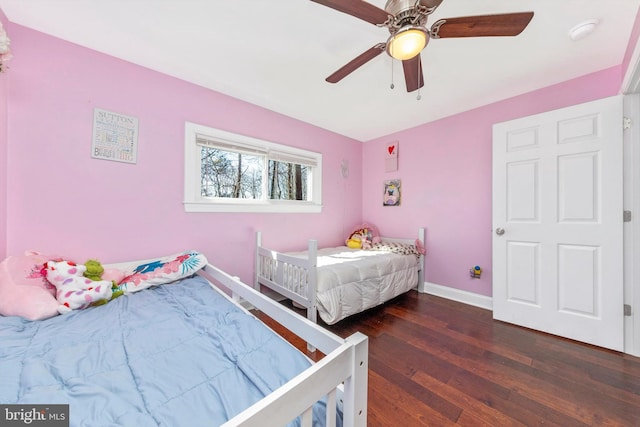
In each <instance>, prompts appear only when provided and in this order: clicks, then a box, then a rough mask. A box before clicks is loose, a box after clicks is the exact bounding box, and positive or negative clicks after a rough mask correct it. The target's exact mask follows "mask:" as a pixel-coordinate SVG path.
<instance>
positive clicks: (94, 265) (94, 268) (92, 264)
mask: <svg viewBox="0 0 640 427" xmlns="http://www.w3.org/2000/svg"><path fill="white" fill-rule="evenodd" d="M84 266H85V267H87V271H85V272H84V277H86V278H87V279H90V280H93V281H94V282H96V281H98V280H102V273H104V267H103V266H102V264H101V263H100V261H98V260H96V259H90V260H88V261H87V262H85V263H84ZM111 282H112V283H113V285H112V286H111V289H112V290H113V293H112V294H111V299H114V298H116V297H119V296H120V295H122V294H124V291H123V290H121V289H118V284H117V283H116V281H115V280H112V281H111ZM106 303H107V301H106V300H102V301H98V302H96V303H93V304H92V305H102V304H106Z"/></svg>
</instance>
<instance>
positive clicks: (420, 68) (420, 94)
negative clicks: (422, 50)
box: [416, 59, 422, 101]
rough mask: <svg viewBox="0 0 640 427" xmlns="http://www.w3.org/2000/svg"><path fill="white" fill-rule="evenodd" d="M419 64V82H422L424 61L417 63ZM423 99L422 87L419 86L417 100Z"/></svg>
mask: <svg viewBox="0 0 640 427" xmlns="http://www.w3.org/2000/svg"><path fill="white" fill-rule="evenodd" d="M416 63H417V64H418V81H420V76H422V59H419V60H418V61H416ZM421 99H422V86H420V85H418V96H416V100H418V101H420V100H421Z"/></svg>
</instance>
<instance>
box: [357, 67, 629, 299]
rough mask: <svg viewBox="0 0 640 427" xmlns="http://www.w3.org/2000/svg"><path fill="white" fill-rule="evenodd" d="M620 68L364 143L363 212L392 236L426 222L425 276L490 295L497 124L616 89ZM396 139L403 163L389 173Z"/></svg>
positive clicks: (601, 96) (576, 102) (448, 284)
mask: <svg viewBox="0 0 640 427" xmlns="http://www.w3.org/2000/svg"><path fill="white" fill-rule="evenodd" d="M621 74H622V73H621V69H620V67H614V68H611V69H607V70H603V71H601V72H598V73H595V74H591V75H587V76H584V77H581V78H578V79H575V80H571V81H567V82H564V83H562V84H558V85H555V86H551V87H548V88H545V89H542V90H538V91H535V92H532V93H528V94H524V95H521V96H518V97H515V98H511V99H507V100H505V101H502V102H498V103H495V104H491V105H488V106H485V107H482V108H478V109H475V110H471V111H468V112H465V113H462V114H458V115H455V116H451V117H447V118H445V119H442V120H438V121H435V122H432V123H428V124H425V125H422V126H419V127H416V128H413V129H408V130H405V131H402V132H399V133H396V134H393V135H389V136H387V137H384V138H379V139H376V140H374V141H370V142H367V143H365V144H364V149H363V164H365V165H367V167H366V168H365V169H364V175H363V203H362V208H363V213H364V216H365V219H366V220H368V221H371V222H372V223H374V224H377V225H378V226H379V227H380V228H384V229H385V231H386V232H387V233H389V234H391V235H395V236H407V235H411V234H412V233H414V234H415V232H416V231H415V230H417V228H418V227H420V226H424V227H426V228H427V256H426V258H425V259H426V276H425V280H426V281H427V282H430V283H435V284H439V285H444V286H449V287H453V288H457V289H461V290H465V291H469V292H474V293H477V294H481V295H486V296H490V295H491V292H492V290H491V287H492V271H491V238H492V231H491V222H492V220H491V202H492V200H491V179H492V178H491V162H492V160H491V156H492V125H493V124H494V123H498V122H503V121H506V120H510V119H514V118H517V117H522V116H527V115H531V114H536V113H540V112H543V111H548V110H553V109H557V108H561V107H566V106H569V105H574V104H579V103H582V102H586V101H590V100H595V99H599V98H604V97H607V96H612V95H615V94H617V93H618V91H619V90H620V84H621ZM393 141H398V142H399V169H398V171H397V172H394V173H385V172H384V154H385V148H386V147H387V145H388V143H391V142H393ZM395 178H400V179H401V180H402V203H401V206H399V207H383V206H382V198H381V197H382V185H383V184H382V183H383V181H384V180H388V179H395ZM474 265H480V266H481V267H482V268H483V273H482V278H481V279H471V278H470V277H469V273H468V271H469V268H470V267H472V266H474Z"/></svg>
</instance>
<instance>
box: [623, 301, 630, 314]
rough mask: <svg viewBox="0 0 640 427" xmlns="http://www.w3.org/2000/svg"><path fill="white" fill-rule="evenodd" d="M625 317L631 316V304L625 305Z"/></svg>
mask: <svg viewBox="0 0 640 427" xmlns="http://www.w3.org/2000/svg"><path fill="white" fill-rule="evenodd" d="M624 315H625V316H631V306H630V305H629V304H625V305H624Z"/></svg>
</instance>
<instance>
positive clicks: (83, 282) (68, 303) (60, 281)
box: [46, 261, 112, 314]
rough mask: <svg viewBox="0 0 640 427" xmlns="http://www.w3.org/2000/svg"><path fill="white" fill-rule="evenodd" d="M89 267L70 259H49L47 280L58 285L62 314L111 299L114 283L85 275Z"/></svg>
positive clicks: (58, 297) (57, 295) (57, 293)
mask: <svg viewBox="0 0 640 427" xmlns="http://www.w3.org/2000/svg"><path fill="white" fill-rule="evenodd" d="M86 269H87V267H85V266H84V265H76V264H75V263H74V262H70V261H59V262H56V261H48V262H47V272H46V275H47V280H48V281H49V283H51V284H52V285H53V286H55V287H56V299H57V300H58V303H59V304H60V305H59V306H58V312H59V313H60V314H65V313H69V312H70V311H71V310H78V309H83V308H87V307H88V306H89V305H91V304H92V303H95V302H97V301H102V300H109V299H111V295H112V290H111V286H112V283H111V282H110V281H108V280H99V281H93V280H91V279H88V278H86V277H84V276H83V273H84V272H85V271H86Z"/></svg>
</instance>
